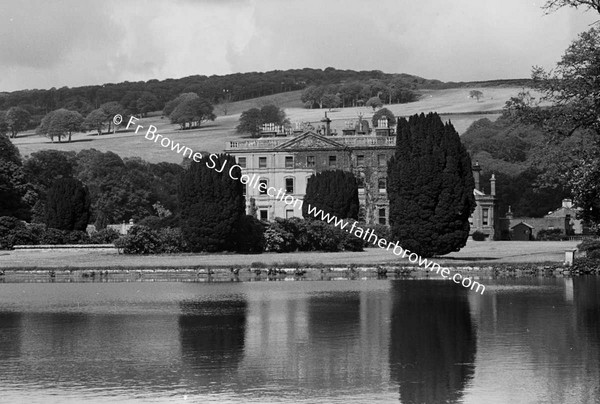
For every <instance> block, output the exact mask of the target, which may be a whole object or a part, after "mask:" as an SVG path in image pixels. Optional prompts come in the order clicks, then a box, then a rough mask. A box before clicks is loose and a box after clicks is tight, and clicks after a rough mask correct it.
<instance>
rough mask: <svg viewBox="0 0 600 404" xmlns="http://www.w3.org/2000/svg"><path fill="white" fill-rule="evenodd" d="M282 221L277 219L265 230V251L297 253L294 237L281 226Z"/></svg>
mask: <svg viewBox="0 0 600 404" xmlns="http://www.w3.org/2000/svg"><path fill="white" fill-rule="evenodd" d="M281 220H282V219H275V222H272V223H270V225H269V227H268V228H267V229H266V230H265V232H264V234H263V237H264V239H265V247H264V249H265V251H269V252H290V251H295V248H294V247H295V243H294V235H293V234H292V233H290V232H289V231H287V230H286V229H285V227H284V226H283V225H282V224H281Z"/></svg>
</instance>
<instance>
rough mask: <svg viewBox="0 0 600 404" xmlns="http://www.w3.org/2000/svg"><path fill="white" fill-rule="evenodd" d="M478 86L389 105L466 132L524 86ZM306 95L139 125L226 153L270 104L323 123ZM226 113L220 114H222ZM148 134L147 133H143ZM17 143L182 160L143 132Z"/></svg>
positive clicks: (342, 114)
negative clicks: (191, 119) (474, 95)
mask: <svg viewBox="0 0 600 404" xmlns="http://www.w3.org/2000/svg"><path fill="white" fill-rule="evenodd" d="M471 90H473V88H458V89H447V90H423V91H421V93H422V94H423V96H422V97H421V98H420V99H419V101H416V102H412V103H409V104H396V105H386V108H388V109H390V110H391V111H392V112H393V113H394V114H396V115H397V116H409V115H413V114H416V113H421V112H425V113H427V112H432V111H435V112H438V113H440V114H443V116H442V118H443V119H444V120H451V121H452V123H453V124H454V126H455V128H456V130H457V131H458V133H460V134H462V133H464V131H465V130H466V129H467V128H468V127H469V125H470V124H471V123H473V122H474V121H475V120H477V119H480V118H483V117H487V118H489V119H491V120H494V119H496V118H497V117H498V116H499V113H491V114H490V113H489V112H494V111H499V110H501V109H502V107H503V106H504V103H505V102H506V101H507V100H508V99H509V98H510V97H512V96H516V95H517V94H518V93H519V91H521V88H520V87H482V88H480V89H479V90H480V91H482V92H483V98H482V99H481V100H480V101H479V102H477V101H476V100H474V99H471V98H469V91H471ZM300 94H301V91H293V92H288V93H283V94H275V95H271V96H267V97H261V98H256V99H253V100H246V101H239V102H233V103H230V104H229V105H228V108H227V109H228V111H227V112H228V115H225V116H224V115H222V113H223V111H222V106H219V105H217V106H215V112H216V113H217V115H218V117H217V119H216V120H215V121H214V122H209V123H207V124H205V125H204V126H202V127H201V128H199V129H194V130H185V131H182V130H179V126H178V125H173V124H171V123H170V122H169V120H168V119H167V118H161V116H160V114H155V116H151V117H148V118H144V119H140V120H139V122H138V124H140V125H143V126H144V128H148V127H149V126H150V125H154V126H156V127H157V128H158V133H159V134H161V135H163V136H166V137H169V138H171V139H172V140H175V141H176V142H179V143H180V144H183V145H185V146H187V147H190V148H192V149H193V150H195V151H208V152H221V151H223V148H224V145H225V142H226V141H230V140H240V139H243V138H244V137H243V136H241V135H239V134H237V133H235V127H236V125H237V123H238V120H239V116H240V113H241V112H242V111H244V110H246V109H249V108H252V107H260V106H263V105H266V104H268V103H269V102H276V103H277V104H278V105H280V106H281V107H283V108H285V111H286V113H287V115H288V117H289V119H290V120H291V121H292V122H299V121H301V122H310V123H312V124H313V125H314V126H318V125H320V120H321V119H322V118H323V116H324V113H325V112H326V111H327V110H326V109H304V108H302V107H301V104H302V103H301V101H300ZM219 114H221V115H219ZM327 114H328V116H329V117H330V118H331V119H332V120H333V122H332V123H331V126H332V129H335V130H337V131H338V133H341V130H342V129H343V128H344V127H345V123H346V121H350V120H356V119H357V117H358V116H359V114H362V115H363V117H364V118H366V119H369V120H370V119H371V117H372V115H373V110H372V108H367V107H352V108H337V109H334V110H332V111H328V113H327ZM144 133H145V132H144ZM14 143H15V145H17V146H18V147H19V150H20V151H21V155H23V156H27V155H29V154H31V153H33V152H36V151H39V150H44V149H56V150H69V151H70V150H72V151H79V150H83V149H90V148H94V149H97V150H100V151H112V152H114V153H117V154H118V155H120V156H122V157H134V156H137V157H141V158H143V159H144V160H147V161H150V162H153V163H157V162H161V161H167V162H172V163H179V162H181V160H182V158H181V155H179V154H177V153H175V152H173V151H171V150H170V149H165V148H163V147H161V146H159V145H158V144H157V143H153V142H151V141H149V140H146V139H144V136H143V133H142V130H140V132H138V134H135V133H133V132H132V131H128V132H127V131H119V132H117V133H115V134H105V135H102V136H97V135H96V134H94V133H91V132H88V133H78V134H74V135H73V141H72V142H71V143H57V142H54V143H52V142H50V140H49V139H47V138H45V137H40V136H38V135H36V134H35V133H34V132H33V131H29V132H26V133H23V134H19V136H18V137H17V138H16V139H14Z"/></svg>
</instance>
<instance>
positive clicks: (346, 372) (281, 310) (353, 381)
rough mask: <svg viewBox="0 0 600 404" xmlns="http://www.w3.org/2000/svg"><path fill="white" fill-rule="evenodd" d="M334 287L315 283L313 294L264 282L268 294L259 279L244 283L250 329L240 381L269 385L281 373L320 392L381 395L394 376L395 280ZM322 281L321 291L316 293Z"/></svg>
mask: <svg viewBox="0 0 600 404" xmlns="http://www.w3.org/2000/svg"><path fill="white" fill-rule="evenodd" d="M329 285H331V283H330V282H327V283H326V284H324V285H318V284H317V283H314V282H311V288H310V290H311V293H310V294H309V293H302V292H300V293H299V292H298V291H297V286H296V285H289V286H288V285H287V284H283V285H281V287H278V288H274V287H272V286H269V285H267V286H266V287H265V288H264V293H268V294H269V298H266V299H265V298H264V297H263V295H262V292H261V291H260V290H257V288H256V287H255V285H250V286H251V287H249V288H247V298H248V320H247V322H248V328H247V332H246V341H245V354H244V359H243V360H242V361H241V363H240V367H239V373H238V375H237V377H238V381H239V383H242V384H249V383H253V385H254V386H265V385H268V384H269V383H270V381H272V380H274V379H277V380H281V383H282V384H289V385H291V386H298V387H299V388H302V386H306V387H307V388H310V389H311V390H316V391H320V392H319V393H317V394H319V395H320V394H327V395H329V394H335V392H336V391H344V392H345V393H347V389H348V388H349V386H351V388H352V389H357V390H360V391H372V392H377V393H380V391H379V388H380V386H381V385H382V384H385V383H386V382H387V381H389V367H388V366H387V363H388V355H387V346H388V344H389V330H388V327H389V315H390V304H389V299H388V298H386V294H387V290H388V288H389V285H390V284H389V283H387V282H385V283H384V282H381V283H371V284H370V285H366V284H365V290H364V291H351V292H350V291H348V292H343V291H342V290H340V291H336V292H335V293H331V287H330V286H329ZM320 287H321V288H323V293H319V292H318V291H315V289H318V288H320ZM327 290H328V292H325V291H327ZM290 294H291V295H292V296H293V298H291V299H290V298H289V296H290ZM278 296H281V298H279V297H278ZM284 296H285V297H287V298H283V297H284Z"/></svg>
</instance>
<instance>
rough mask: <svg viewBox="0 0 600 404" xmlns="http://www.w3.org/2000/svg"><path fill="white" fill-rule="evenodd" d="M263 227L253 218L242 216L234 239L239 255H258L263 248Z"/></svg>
mask: <svg viewBox="0 0 600 404" xmlns="http://www.w3.org/2000/svg"><path fill="white" fill-rule="evenodd" d="M264 233H265V225H264V224H263V223H262V222H261V221H260V220H258V219H256V218H255V217H253V216H250V215H245V216H242V217H241V219H240V222H239V224H238V233H237V237H236V239H235V243H236V250H237V252H240V253H250V254H260V253H262V252H263V250H264V248H265V237H264Z"/></svg>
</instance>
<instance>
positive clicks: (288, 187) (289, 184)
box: [285, 178, 294, 194]
mask: <svg viewBox="0 0 600 404" xmlns="http://www.w3.org/2000/svg"><path fill="white" fill-rule="evenodd" d="M285 192H287V193H288V194H293V193H294V179H293V178H286V179H285Z"/></svg>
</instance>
